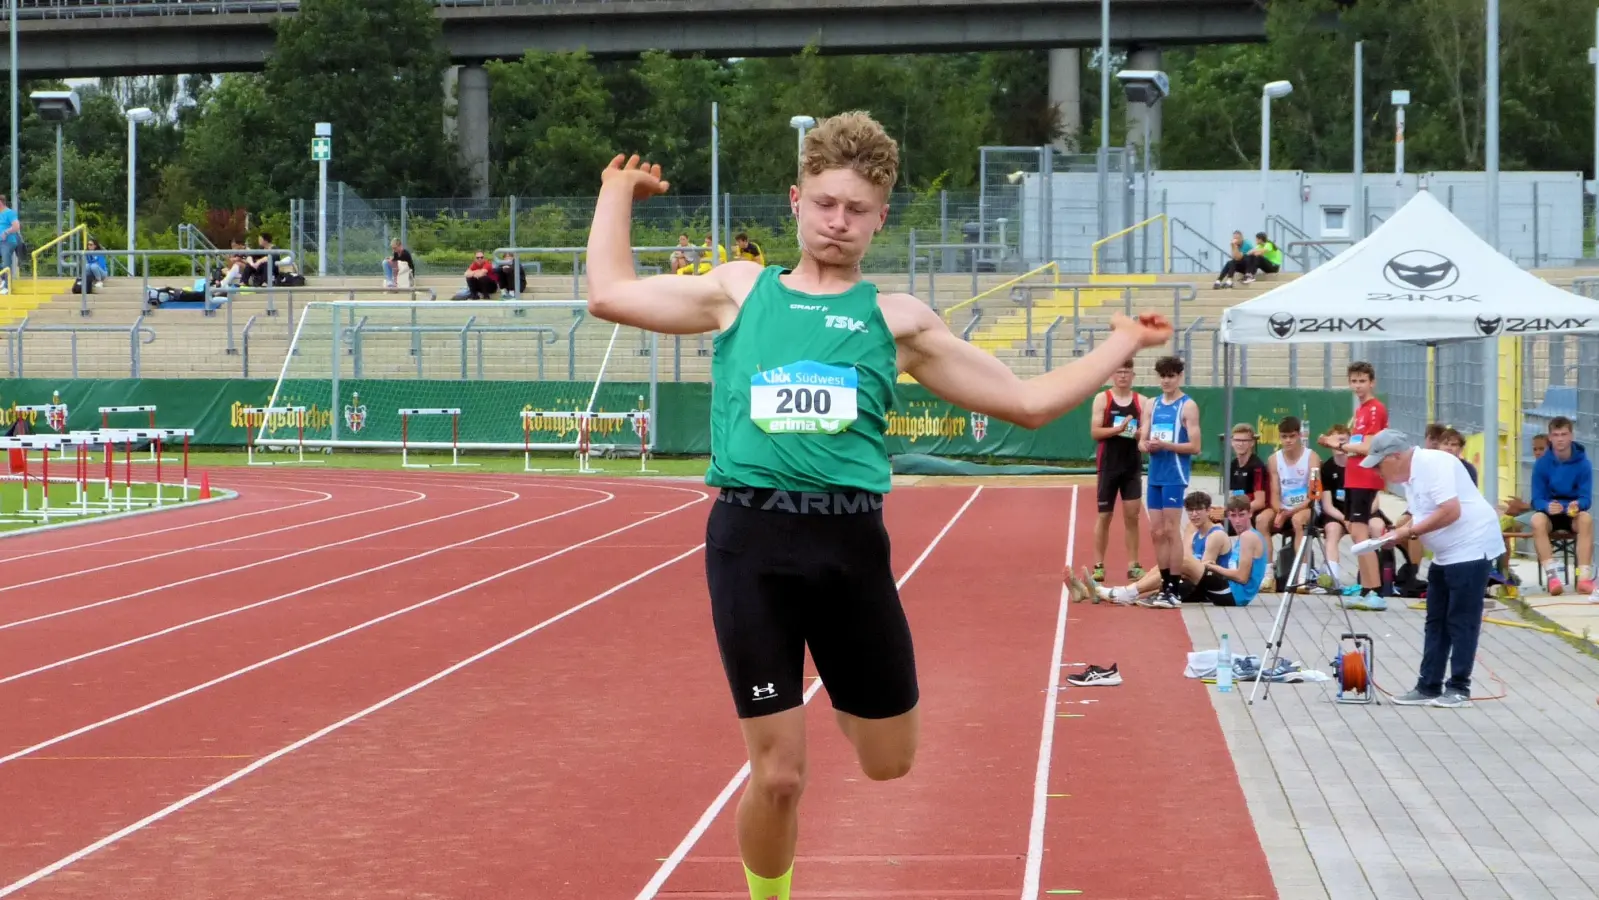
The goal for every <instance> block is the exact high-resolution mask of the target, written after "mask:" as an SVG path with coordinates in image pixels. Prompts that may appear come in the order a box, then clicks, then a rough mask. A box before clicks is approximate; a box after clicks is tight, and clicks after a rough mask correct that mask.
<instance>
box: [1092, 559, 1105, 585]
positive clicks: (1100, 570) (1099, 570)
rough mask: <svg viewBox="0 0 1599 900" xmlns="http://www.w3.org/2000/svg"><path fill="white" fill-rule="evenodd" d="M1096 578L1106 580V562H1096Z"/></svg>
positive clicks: (1096, 579)
mask: <svg viewBox="0 0 1599 900" xmlns="http://www.w3.org/2000/svg"><path fill="white" fill-rule="evenodd" d="M1094 580H1095V581H1104V580H1105V564H1104V563H1094Z"/></svg>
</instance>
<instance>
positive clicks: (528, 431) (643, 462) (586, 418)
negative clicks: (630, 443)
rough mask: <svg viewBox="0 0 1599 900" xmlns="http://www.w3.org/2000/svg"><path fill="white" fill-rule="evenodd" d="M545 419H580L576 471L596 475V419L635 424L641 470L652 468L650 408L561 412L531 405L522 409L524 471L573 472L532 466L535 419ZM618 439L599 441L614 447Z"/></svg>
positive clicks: (606, 446)
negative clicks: (625, 410) (607, 441)
mask: <svg viewBox="0 0 1599 900" xmlns="http://www.w3.org/2000/svg"><path fill="white" fill-rule="evenodd" d="M542 419H555V420H557V421H560V420H563V419H570V420H576V422H577V472H578V474H580V475H593V474H597V473H599V472H600V470H599V469H596V468H594V467H593V466H591V465H589V460H590V459H591V458H592V456H593V452H594V449H595V448H594V442H593V440H592V430H593V425H592V424H591V423H593V422H594V421H596V420H600V421H607V420H608V421H613V422H614V421H626V422H630V423H632V425H633V431H634V433H635V434H637V435H638V441H639V443H638V450H639V471H640V472H653V471H655V470H654V469H651V468H649V458H650V411H649V410H647V409H638V410H632V411H629V412H615V413H608V412H601V413H593V412H582V411H579V410H573V411H571V412H562V411H560V410H545V409H528V410H523V411H522V471H524V472H570V471H572V470H571V469H554V468H552V469H541V468H534V466H533V447H532V444H533V432H534V431H536V430H538V429H537V427H536V423H537V422H539V421H540V420H542ZM617 446H619V445H618V444H616V443H615V442H611V443H605V444H601V445H600V449H602V450H612V449H615V448H616V447H617Z"/></svg>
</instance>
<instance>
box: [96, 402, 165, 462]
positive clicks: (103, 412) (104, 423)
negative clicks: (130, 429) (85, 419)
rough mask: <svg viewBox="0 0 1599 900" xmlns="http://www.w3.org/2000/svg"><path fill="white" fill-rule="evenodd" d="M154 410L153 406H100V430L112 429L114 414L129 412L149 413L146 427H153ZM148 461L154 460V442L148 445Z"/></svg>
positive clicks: (154, 425)
mask: <svg viewBox="0 0 1599 900" xmlns="http://www.w3.org/2000/svg"><path fill="white" fill-rule="evenodd" d="M155 411H156V408H155V407H154V406H102V407H100V408H99V412H100V430H101V431H111V430H112V428H111V417H112V416H114V415H124V414H130V413H149V415H150V424H149V425H148V426H147V427H148V428H150V429H154V428H155V427H156V424H155ZM150 461H151V462H154V461H155V445H154V444H151V445H150Z"/></svg>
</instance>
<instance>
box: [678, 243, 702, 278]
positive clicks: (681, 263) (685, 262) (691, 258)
mask: <svg viewBox="0 0 1599 900" xmlns="http://www.w3.org/2000/svg"><path fill="white" fill-rule="evenodd" d="M677 245H678V246H679V247H682V248H684V249H682V250H673V251H672V264H671V269H672V271H673V272H677V273H679V274H681V273H682V271H683V270H684V269H686V268H688V267H689V266H692V265H694V263H696V262H698V261H699V258H700V255H699V254H698V253H696V252H694V250H693V249H691V248H690V247H689V242H688V235H686V234H680V235H678V236H677Z"/></svg>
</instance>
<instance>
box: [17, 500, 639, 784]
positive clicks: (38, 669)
mask: <svg viewBox="0 0 1599 900" xmlns="http://www.w3.org/2000/svg"><path fill="white" fill-rule="evenodd" d="M595 493H603V494H605V496H604V497H602V498H601V499H599V500H593V501H590V502H588V503H585V504H582V505H580V506H575V507H573V508H571V509H565V510H559V511H557V512H554V513H550V514H549V515H546V516H541V517H539V518H537V519H531V520H529V521H526V522H523V523H522V525H521V526H516V527H522V526H526V525H536V524H538V523H540V522H548V521H549V520H551V519H558V518H560V517H561V516H565V515H570V514H571V513H574V512H577V511H578V510H582V509H588V508H589V507H591V506H598V505H599V504H602V503H609V502H610V501H611V500H612V499H614V498H615V497H616V495H615V494H611V493H609V492H606V491H596V492H595ZM517 499H519V497H518V496H517V495H516V494H515V493H514V492H512V495H511V498H510V499H508V500H501V501H500V502H499V503H492V504H490V505H488V506H485V507H479V508H478V509H473V510H467V512H478V511H480V510H486V509H493V508H494V507H496V506H500V505H503V504H506V503H511V502H513V501H515V500H517ZM459 515H462V513H451V514H450V515H447V516H438V517H436V518H433V519H424V520H423V521H421V522H417V523H414V524H412V525H401V526H400V527H398V528H390V529H388V531H380V532H378V533H377V534H374V535H368V536H367V537H376V536H377V535H380V534H387V533H389V532H390V531H403V530H405V529H407V528H414V527H416V526H417V525H426V524H428V523H430V522H438V521H441V520H443V519H449V518H453V517H455V516H459ZM503 532H504V529H502V530H501V531H496V532H492V533H490V534H486V535H480V536H478V537H475V538H468V539H466V540H464V541H457V542H455V543H453V544H447V545H445V546H442V547H435V548H432V549H430V550H425V551H423V552H421V553H418V554H413V555H411V556H407V557H403V558H401V559H396V560H390V561H389V562H386V563H382V564H380V565H376V566H373V567H371V568H367V569H362V570H361V571H359V572H350V573H347V574H344V575H340V576H338V577H337V578H331V579H329V580H327V581H322V582H319V583H317V584H313V585H310V586H309V587H303V588H297V589H295V590H293V591H289V592H288V593H286V594H279V595H277V596H276V597H268V598H267V599H265V600H256V601H255V602H253V603H246V604H244V605H243V606H235V607H233V608H232V609H225V610H222V611H221V612H214V613H211V614H209V615H204V616H201V617H200V618H198V619H190V620H188V621H187V622H179V623H178V624H176V625H169V626H167V627H166V628H162V629H160V630H158V631H151V632H148V633H146V634H142V635H139V636H138V637H132V638H128V639H127V640H124V641H118V642H117V643H115V644H108V645H106V646H104V647H99V648H96V649H94V650H86V651H84V652H83V653H79V654H78V655H76V656H68V657H65V658H63V659H58V660H55V661H54V662H48V663H45V664H44V665H41V666H35V667H34V668H31V669H27V670H25V671H22V672H17V673H15V674H13V675H6V676H3V677H0V684H10V683H11V682H13V681H21V680H22V679H24V678H29V677H31V676H34V675H38V674H40V673H42V672H48V671H50V670H51V669H59V668H60V667H62V666H65V665H69V664H71V663H75V662H81V661H82V660H85V659H89V658H91V657H95V656H99V655H101V654H103V653H110V652H111V651H113V650H121V649H123V648H124V647H131V646H133V645H134V644H142V643H144V642H145V641H148V640H153V639H155V638H158V637H161V636H163V635H168V634H172V633H173V632H175V631H182V630H183V629H185V628H191V627H193V626H195V625H202V624H204V623H206V622H213V621H216V620H217V619H224V618H227V617H228V616H232V615H237V614H238V613H242V612H247V611H249V610H252V609H257V608H259V607H262V606H267V605H270V604H273V603H277V602H278V601H280V600H287V599H289V598H291V597H298V596H300V595H301V594H308V593H311V592H312V591H316V590H321V589H322V588H325V587H331V586H333V585H335V584H339V583H341V582H344V581H348V580H349V579H351V578H355V577H358V576H361V575H370V574H371V573H373V572H381V571H383V570H384V569H389V568H393V567H394V566H398V565H401V564H402V563H407V562H413V561H415V560H418V559H422V558H424V557H427V556H431V555H433V554H435V553H441V552H443V551H445V550H451V549H454V548H456V547H462V546H465V545H467V544H472V543H476V542H477V541H481V540H483V539H484V538H488V537H493V536H494V535H497V534H502V533H503ZM364 539H365V538H351V539H350V540H349V541H342V542H341V543H350V541H357V540H364ZM326 546H328V547H336V546H338V544H328V545H326ZM316 549H322V548H316ZM299 552H300V553H304V552H307V551H303V550H302V551H299ZM293 555H298V554H293ZM271 561H272V560H267V562H271ZM256 565H260V563H251V565H250V566H241V567H240V568H250V567H251V566H256ZM226 574H227V572H217V573H212V574H207V575H199V576H196V577H194V578H190V579H187V580H186V581H179V582H175V583H174V584H173V585H164V586H162V587H155V588H146V589H145V590H142V591H139V592H138V594H129V595H127V597H136V596H139V594H150V593H155V592H157V591H161V590H165V589H166V588H168V587H173V586H175V585H178V584H186V583H188V582H193V581H203V580H205V579H207V578H214V577H215V576H216V575H226ZM127 597H116V598H113V600H125V599H127ZM101 602H102V603H110V602H112V601H111V600H105V601H101ZM52 615H53V614H52ZM50 617H51V616H50V615H46V616H40V617H38V618H50ZM25 621H37V619H33V620H25ZM9 627H10V626H9V625H7V626H0V628H9ZM7 761H9V758H6V759H0V763H4V762H7Z"/></svg>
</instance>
